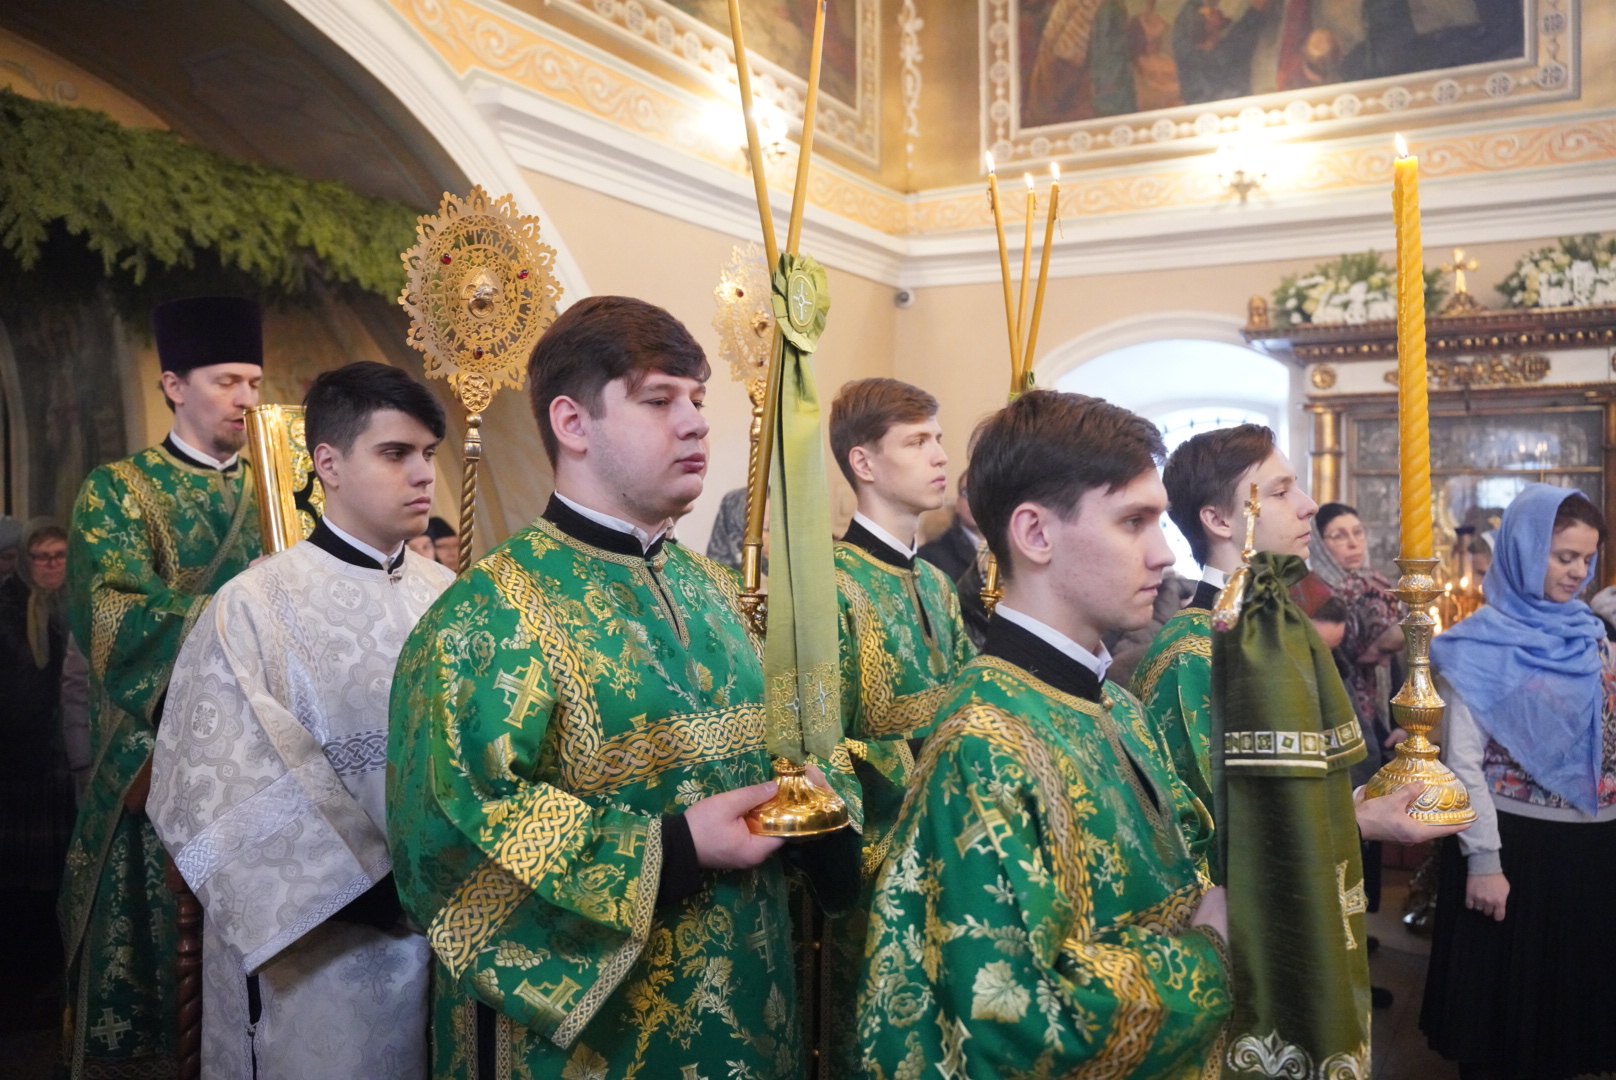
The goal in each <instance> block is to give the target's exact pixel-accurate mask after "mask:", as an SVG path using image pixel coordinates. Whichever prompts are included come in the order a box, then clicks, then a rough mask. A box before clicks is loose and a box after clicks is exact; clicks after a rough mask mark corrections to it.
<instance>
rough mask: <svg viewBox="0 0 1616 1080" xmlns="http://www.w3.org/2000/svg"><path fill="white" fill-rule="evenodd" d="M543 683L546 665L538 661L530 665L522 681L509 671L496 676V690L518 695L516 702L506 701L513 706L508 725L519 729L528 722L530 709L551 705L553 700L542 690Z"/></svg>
mask: <svg viewBox="0 0 1616 1080" xmlns="http://www.w3.org/2000/svg"><path fill="white" fill-rule="evenodd" d="M543 681H544V665H542V664H540V663H539V662H538V661H537V660H535V661H533V662H532V663H530V664H528V666H527V673H526V674H525V675H523V676H522V677H521V678H520V679H518V678H517V677H516V675H515V674H514V673H512V672H509V671H501V672H500V673H499V674H498V675H496V676H494V689H495V690H498V691H500V692H501V693H505V694H515V695H516V700H514V701H511V699H509V698H507V699H506V700H507V701H510V704H511V715H509V716H507V717H506V718H505V722H506V723H507V724H509V725H511V726H512V727H516V728H519V727H521V726H522V725H523V724H524V723H526V722H527V711H528V710H529V709H531V708H532V707H533V706H535V705H540V704H546V705H547V704H549V702H550V701H551V700H552V699H551V697H550V695H549V694H547V693H545V692H544V690H543V688H542V684H543Z"/></svg>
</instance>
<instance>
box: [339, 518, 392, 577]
mask: <svg viewBox="0 0 1616 1080" xmlns="http://www.w3.org/2000/svg"><path fill="white" fill-rule="evenodd" d="M320 520H322V521H324V522H325V527H326V528H328V529H330V530H331V531H332V532H334V533H336V534H337V539H338V540H342V541H344V542H346V543H347V544H348V545H350V546H351V547H352V548H353V549H354V550H355V551H358V552H359V553H360V554H361V555H367V556H369V557H370V558H372V559H375V560H376V565H377V566H378V567H380V568H381V569H383V570H386V569H387V568H388V567H389V566H392V565H393V560H394V559H396V558H398V553H399V552H401V551H403V550H404V545H403V544H399V545H398V547H396V548H394V549H393V553H392V554H391V555H389V554H387V553H386V552H385V551H382V550H381V549H380V548H373V547H371V546H370V545H369V544H367V543H365V542H364V541H363V540H361V539H359V537H357V536H355V535H354V534H353V533H351V532H348V531H347V530H346V529H344V528H343V527H342V526H340V525H338V524H337V523H336V522H335V521H332V520H331V519H330V518H329V517H323V518H321V519H320Z"/></svg>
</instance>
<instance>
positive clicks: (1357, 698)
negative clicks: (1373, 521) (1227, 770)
mask: <svg viewBox="0 0 1616 1080" xmlns="http://www.w3.org/2000/svg"><path fill="white" fill-rule="evenodd" d="M1313 529H1314V531H1315V532H1316V533H1317V534H1318V539H1319V543H1316V544H1314V545H1313V551H1312V558H1311V559H1310V560H1309V566H1310V567H1311V568H1312V570H1313V572H1314V573H1315V574H1317V575H1318V576H1319V577H1320V578H1322V579H1323V580H1324V583H1325V584H1327V585H1329V586H1330V589H1331V591H1332V592H1334V593H1335V596H1336V598H1337V599H1338V600H1340V601H1341V603H1342V605H1343V606H1344V607H1345V608H1346V609H1347V610H1346V616H1347V620H1346V630H1345V632H1344V633H1343V634H1342V638H1341V644H1340V645H1339V646H1337V648H1336V653H1337V655H1338V656H1339V657H1340V658H1341V660H1342V668H1343V681H1345V682H1346V684H1347V693H1348V694H1349V695H1351V697H1352V708H1353V711H1354V712H1356V713H1357V714H1358V722H1359V723H1360V724H1362V725H1363V729H1364V742H1365V743H1366V744H1368V746H1369V757H1368V758H1366V759H1365V760H1364V761H1363V762H1361V763H1360V764H1359V765H1358V766H1356V767H1355V768H1354V769H1353V778H1352V779H1353V783H1354V784H1362V783H1365V782H1367V781H1368V779H1369V778H1370V777H1371V776H1373V775H1374V774H1375V770H1377V769H1379V768H1380V766H1381V765H1382V764H1384V763H1385V760H1386V758H1387V757H1389V756H1390V752H1389V751H1388V750H1387V749H1386V746H1385V743H1386V741H1387V739H1389V738H1390V736H1391V734H1392V728H1391V706H1390V702H1391V692H1392V677H1391V658H1392V657H1393V656H1395V655H1396V654H1397V653H1398V652H1399V651H1401V650H1402V648H1403V632H1402V630H1401V629H1400V627H1399V626H1398V617H1399V616H1398V610H1397V602H1396V601H1395V600H1394V599H1393V598H1392V596H1391V592H1390V590H1391V585H1390V583H1389V582H1387V580H1386V579H1385V578H1384V577H1382V576H1381V575H1380V574H1379V573H1378V572H1376V571H1375V570H1374V569H1373V568H1371V567H1370V566H1369V535H1368V533H1367V532H1366V531H1365V529H1364V524H1363V521H1362V520H1361V519H1360V518H1359V517H1358V511H1356V510H1354V509H1353V508H1352V507H1350V506H1348V505H1347V504H1346V503H1338V502H1333V503H1325V504H1324V505H1323V506H1321V507H1319V512H1318V515H1317V516H1315V517H1314V519H1313Z"/></svg>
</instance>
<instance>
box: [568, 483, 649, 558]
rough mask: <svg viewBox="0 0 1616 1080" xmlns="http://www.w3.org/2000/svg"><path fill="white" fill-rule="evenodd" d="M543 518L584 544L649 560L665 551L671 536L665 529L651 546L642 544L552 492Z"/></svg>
mask: <svg viewBox="0 0 1616 1080" xmlns="http://www.w3.org/2000/svg"><path fill="white" fill-rule="evenodd" d="M544 520H546V521H548V522H549V523H550V524H552V525H554V526H555V527H556V528H558V529H560V530H561V531H562V532H564V533H566V534H567V535H568V536H570V537H572V538H573V539H574V540H576V541H578V542H579V543H581V544H588V545H589V546H590V547H597V548H600V549H601V550H602V551H609V552H611V553H612V554H613V555H627V556H629V557H630V558H634V559H644V560H645V561H647V562H650V561H651V560H652V559H654V558H656V557H657V554H658V553H659V552H661V551H662V544H663V541H665V540H666V539H667V538H668V534H667V533H663V534H662V535H661V536H659V537H657V538H656V539H655V540H653V541H652V542H651V546H650V547H649V548H641V547H640V542H639V540H637V539H636V538H635V537H634V536H633V535H631V534H629V533H626V532H619V531H618V530H617V529H613V528H611V527H610V526H607V525H602V524H601V523H600V522H598V521H590V520H589V519H588V518H586V517H584V516H583V515H582V514H580V513H579V512H578V511H576V510H574V509H573V508H572V507H570V506H568V505H567V504H566V503H564V502H562V501H561V500H560V499H558V498H556V497H555V495H554V494H552V495H551V496H550V503H549V505H548V506H546V507H545V508H544Z"/></svg>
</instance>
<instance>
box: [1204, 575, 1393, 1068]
mask: <svg viewBox="0 0 1616 1080" xmlns="http://www.w3.org/2000/svg"><path fill="white" fill-rule="evenodd" d="M1251 570H1252V573H1251V581H1250V584H1249V585H1248V586H1247V593H1246V600H1245V608H1244V611H1243V612H1242V613H1241V616H1240V621H1239V623H1238V624H1237V625H1236V626H1235V627H1234V628H1233V629H1232V630H1229V631H1226V632H1221V633H1220V632H1214V634H1213V637H1212V727H1213V731H1212V738H1213V746H1214V747H1215V748H1216V752H1215V753H1214V755H1213V772H1212V776H1213V787H1214V791H1215V793H1216V798H1217V811H1216V815H1217V827H1218V835H1219V836H1220V837H1221V841H1220V843H1219V846H1220V847H1221V849H1222V852H1223V859H1224V865H1225V866H1226V867H1227V875H1228V887H1229V951H1230V953H1231V955H1232V957H1233V962H1234V1014H1233V1016H1232V1017H1231V1019H1230V1023H1229V1028H1228V1031H1227V1033H1226V1039H1225V1043H1224V1057H1223V1065H1224V1075H1225V1076H1226V1077H1241V1078H1249V1077H1256V1076H1262V1077H1287V1078H1289V1077H1327V1078H1331V1080H1335V1078H1340V1080H1356V1078H1363V1080H1367V1078H1368V1076H1369V1009H1370V1005H1369V965H1368V960H1367V956H1368V950H1367V948H1366V946H1365V940H1366V938H1365V929H1364V909H1365V902H1364V889H1363V868H1362V865H1361V862H1360V858H1359V839H1358V824H1357V819H1356V817H1355V814H1354V807H1353V801H1352V788H1351V781H1350V779H1349V777H1348V768H1349V766H1351V765H1352V764H1353V763H1355V762H1357V761H1359V760H1361V759H1362V758H1363V756H1364V746H1363V737H1362V735H1361V733H1360V732H1359V729H1358V721H1357V718H1356V716H1355V715H1354V713H1353V711H1352V702H1351V701H1350V700H1349V698H1348V697H1347V691H1346V688H1345V687H1344V686H1343V685H1342V683H1341V676H1340V675H1339V674H1338V673H1337V670H1336V666H1335V661H1334V659H1333V658H1332V657H1331V655H1330V651H1329V649H1327V648H1325V646H1324V642H1323V641H1321V640H1320V639H1319V636H1318V633H1317V632H1316V631H1314V629H1313V623H1312V621H1311V620H1310V619H1309V618H1308V617H1307V616H1306V615H1305V614H1303V612H1302V609H1301V608H1299V607H1298V606H1297V605H1296V603H1295V602H1294V601H1293V600H1292V599H1291V596H1290V586H1291V585H1293V584H1295V583H1296V582H1297V581H1300V580H1301V579H1302V577H1303V576H1304V575H1305V574H1306V573H1307V564H1306V563H1305V562H1303V561H1302V560H1301V559H1300V558H1298V557H1296V556H1294V555H1274V554H1268V553H1263V554H1259V555H1257V556H1256V557H1255V558H1254V559H1253V560H1252V563H1251Z"/></svg>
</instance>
